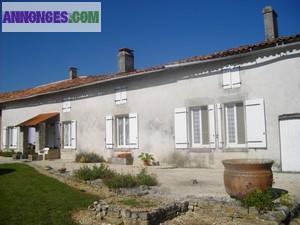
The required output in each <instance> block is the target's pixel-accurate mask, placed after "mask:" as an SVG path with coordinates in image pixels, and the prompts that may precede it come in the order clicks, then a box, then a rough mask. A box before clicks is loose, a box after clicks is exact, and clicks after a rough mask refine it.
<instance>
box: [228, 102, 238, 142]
mask: <svg viewBox="0 0 300 225" xmlns="http://www.w3.org/2000/svg"><path fill="white" fill-rule="evenodd" d="M227 126H228V134H227V135H228V142H229V143H235V142H236V136H235V116H234V106H227Z"/></svg>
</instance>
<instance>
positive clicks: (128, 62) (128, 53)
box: [118, 48, 134, 73]
mask: <svg viewBox="0 0 300 225" xmlns="http://www.w3.org/2000/svg"><path fill="white" fill-rule="evenodd" d="M131 71H134V55H133V50H131V49H129V48H121V49H119V53H118V73H126V72H131Z"/></svg>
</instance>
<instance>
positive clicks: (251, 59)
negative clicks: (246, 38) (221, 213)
mask: <svg viewBox="0 0 300 225" xmlns="http://www.w3.org/2000/svg"><path fill="white" fill-rule="evenodd" d="M263 13H264V19H265V33H266V40H265V41H263V42H261V43H257V44H253V45H247V46H241V47H238V48H233V49H229V50H226V51H222V52H217V53H214V54H211V55H208V56H196V57H191V58H188V59H185V60H181V61H178V62H174V63H169V64H165V65H162V66H158V67H153V68H148V69H144V70H135V69H134V55H133V51H132V50H130V49H126V48H123V49H120V50H119V54H118V59H119V60H118V64H119V71H118V73H116V74H114V75H109V76H90V77H86V76H78V75H77V70H76V69H75V68H70V71H69V79H67V80H63V81H59V82H55V83H51V84H47V85H42V86H38V87H35V88H31V89H26V90H21V91H16V92H10V93H3V94H0V109H1V110H2V114H1V113H0V118H2V122H1V126H2V129H1V135H2V138H1V142H2V143H1V146H2V149H14V150H16V151H21V152H28V151H29V149H31V148H32V149H35V151H36V152H39V151H40V150H43V149H45V147H47V148H50V149H57V151H59V152H60V154H61V158H65V159H70V158H73V157H74V154H75V153H77V152H80V151H91V152H96V153H98V154H101V155H103V156H105V157H106V158H109V157H111V156H112V154H113V152H115V151H130V152H132V154H133V155H134V156H135V158H136V156H137V155H138V154H139V153H140V152H150V153H152V154H153V155H154V157H155V158H156V159H157V160H159V161H171V160H172V159H174V158H176V157H177V158H178V157H182V159H184V160H185V166H197V167H212V168H216V167H221V160H222V159H226V158H253V157H255V158H271V159H273V160H275V162H276V163H275V166H274V168H275V169H278V170H280V169H281V168H286V169H284V170H293V171H297V170H298V171H300V168H299V167H298V166H297V165H296V164H297V158H298V155H297V154H296V152H295V151H294V150H295V148H294V149H292V148H288V149H285V150H283V149H282V148H281V147H280V129H279V126H280V122H279V121H293V122H292V123H291V124H290V125H288V126H290V127H292V129H293V130H294V132H296V133H295V134H296V136H294V138H293V139H292V140H295V142H294V143H295V144H296V143H297V142H296V141H298V140H300V134H299V130H297V129H298V125H297V124H298V121H300V120H299V115H298V114H296V113H300V100H299V99H300V35H294V36H289V37H278V32H277V21H276V13H275V12H274V11H273V10H272V8H270V7H266V8H265V9H264V11H263ZM1 110H0V112H1ZM283 114H293V115H288V116H282V115H283ZM279 116H281V117H279ZM279 119H280V120H279ZM290 119H293V120H290ZM299 127H300V126H299ZM281 133H282V132H281ZM287 133H288V132H287ZM295 134H293V135H295ZM298 135H299V136H298ZM295 137H296V138H295ZM285 138H286V137H285ZM284 140H285V139H284ZM284 140H282V141H281V142H282V143H283V142H284ZM298 143H299V141H298ZM291 149H292V150H291ZM283 151H285V152H283ZM288 151H292V152H290V153H289V152H288ZM293 151H294V152H293ZM174 153H177V155H176V157H174ZM299 153H300V152H299V150H298V154H299ZM281 156H285V158H283V157H281ZM295 156H296V157H295ZM285 165H286V166H287V167H285ZM291 165H292V167H291Z"/></svg>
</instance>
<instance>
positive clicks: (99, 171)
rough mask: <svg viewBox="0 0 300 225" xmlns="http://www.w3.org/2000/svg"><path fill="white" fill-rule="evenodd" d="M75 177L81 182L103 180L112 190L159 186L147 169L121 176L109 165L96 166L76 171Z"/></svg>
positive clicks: (84, 167)
mask: <svg viewBox="0 0 300 225" xmlns="http://www.w3.org/2000/svg"><path fill="white" fill-rule="evenodd" d="M74 176H75V177H76V178H78V179H80V180H96V179H103V182H104V184H106V186H108V187H109V188H111V189H118V188H132V187H137V186H139V185H147V186H154V185H157V183H158V182H157V180H156V177H154V176H152V175H149V174H148V173H147V171H146V170H145V169H143V170H141V172H140V173H139V174H137V175H131V174H119V173H116V172H115V171H113V170H111V169H110V168H109V167H108V166H107V165H105V164H101V165H100V166H96V165H94V166H93V167H92V168H90V167H88V166H83V167H81V168H79V169H78V170H75V171H74Z"/></svg>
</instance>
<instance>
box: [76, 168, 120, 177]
mask: <svg viewBox="0 0 300 225" xmlns="http://www.w3.org/2000/svg"><path fill="white" fill-rule="evenodd" d="M115 174H116V173H115V172H114V171H113V170H111V169H110V168H109V167H108V166H107V165H105V164H101V165H100V166H96V165H94V166H93V167H92V168H89V167H88V166H83V167H81V168H79V169H78V170H75V171H74V176H75V177H76V178H78V179H80V180H96V179H105V178H111V177H113V176H114V175H115Z"/></svg>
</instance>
